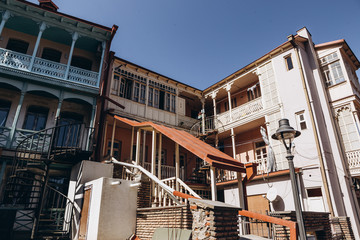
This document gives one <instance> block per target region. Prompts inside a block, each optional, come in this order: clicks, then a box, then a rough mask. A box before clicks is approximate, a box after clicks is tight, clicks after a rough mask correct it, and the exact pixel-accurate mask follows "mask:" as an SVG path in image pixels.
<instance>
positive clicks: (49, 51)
mask: <svg viewBox="0 0 360 240" xmlns="http://www.w3.org/2000/svg"><path fill="white" fill-rule="evenodd" d="M41 58H43V59H47V60H50V61H53V62H60V59H61V52H60V51H58V50H56V49H53V48H44V49H43V52H42V55H41Z"/></svg>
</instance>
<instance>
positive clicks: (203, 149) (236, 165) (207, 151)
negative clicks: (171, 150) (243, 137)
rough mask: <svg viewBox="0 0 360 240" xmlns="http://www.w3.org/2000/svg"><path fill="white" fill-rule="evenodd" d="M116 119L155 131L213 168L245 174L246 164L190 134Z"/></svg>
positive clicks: (144, 123) (148, 123) (120, 118)
mask: <svg viewBox="0 0 360 240" xmlns="http://www.w3.org/2000/svg"><path fill="white" fill-rule="evenodd" d="M114 117H115V119H117V120H118V121H121V122H123V123H126V124H128V125H130V126H133V127H137V128H151V129H155V130H156V131H158V132H160V133H162V134H163V135H165V136H166V137H168V138H169V139H171V140H173V141H174V142H176V143H178V144H179V145H180V146H181V147H183V148H185V149H186V150H188V151H189V152H191V153H193V154H194V155H196V156H197V157H199V158H201V159H203V160H204V161H205V162H207V163H209V164H210V165H211V166H214V167H216V168H221V169H224V170H231V171H237V172H245V166H244V164H242V163H240V162H238V161H236V160H235V159H233V158H232V157H230V156H229V155H227V154H225V153H223V152H221V151H220V150H218V149H216V148H214V147H212V146H210V145H209V144H207V143H205V142H203V141H201V140H200V139H198V138H196V137H194V136H193V135H191V134H190V133H188V132H185V131H182V130H177V129H175V128H170V127H165V126H163V125H159V124H156V123H153V122H136V121H133V120H130V119H127V118H122V117H119V116H114Z"/></svg>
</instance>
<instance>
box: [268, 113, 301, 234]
mask: <svg viewBox="0 0 360 240" xmlns="http://www.w3.org/2000/svg"><path fill="white" fill-rule="evenodd" d="M300 134H301V133H300V132H299V131H296V130H295V129H294V128H292V127H291V126H290V124H289V120H288V119H286V118H283V119H280V120H279V128H278V130H276V133H274V134H273V135H272V136H271V137H272V138H273V139H275V140H279V141H282V142H283V144H284V146H285V148H286V152H287V155H286V159H287V160H288V162H289V171H290V180H291V188H292V192H293V197H294V204H295V211H296V220H297V224H298V227H299V235H300V239H301V240H305V239H306V232H305V226H304V219H303V215H302V211H301V204H300V198H299V188H298V185H297V181H296V178H295V169H294V162H293V158H294V155H292V153H291V147H292V141H293V140H294V138H296V137H298V136H300Z"/></svg>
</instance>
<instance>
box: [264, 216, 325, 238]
mask: <svg viewBox="0 0 360 240" xmlns="http://www.w3.org/2000/svg"><path fill="white" fill-rule="evenodd" d="M270 215H271V216H273V217H278V218H282V219H284V220H290V221H294V222H296V213H295V211H291V212H272V213H270ZM303 219H304V225H305V231H306V232H307V233H314V234H316V239H318V240H320V239H324V240H326V239H331V238H332V233H331V226H330V220H329V213H323V212H303ZM275 236H276V239H279V240H282V239H290V230H289V228H287V227H284V226H279V225H275Z"/></svg>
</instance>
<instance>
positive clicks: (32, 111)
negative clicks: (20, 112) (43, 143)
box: [23, 106, 49, 131]
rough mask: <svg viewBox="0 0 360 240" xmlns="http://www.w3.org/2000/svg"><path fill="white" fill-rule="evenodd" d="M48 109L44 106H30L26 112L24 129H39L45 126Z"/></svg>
mask: <svg viewBox="0 0 360 240" xmlns="http://www.w3.org/2000/svg"><path fill="white" fill-rule="evenodd" d="M48 112H49V110H48V109H47V108H44V107H39V106H30V107H29V108H28V110H27V113H26V118H25V122H24V125H23V128H24V129H28V130H34V131H39V130H42V129H44V128H45V125H46V120H47V116H48Z"/></svg>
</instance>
